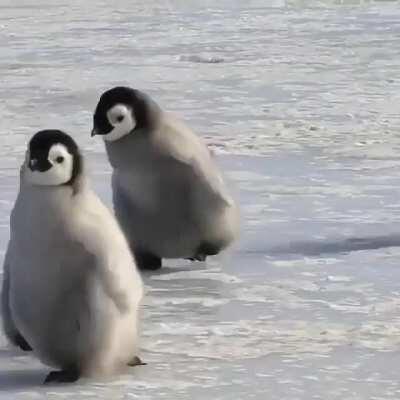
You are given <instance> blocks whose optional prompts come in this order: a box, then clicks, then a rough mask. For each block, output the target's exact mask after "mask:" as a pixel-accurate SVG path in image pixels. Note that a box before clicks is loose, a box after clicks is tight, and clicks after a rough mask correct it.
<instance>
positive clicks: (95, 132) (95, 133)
mask: <svg viewBox="0 0 400 400" xmlns="http://www.w3.org/2000/svg"><path fill="white" fill-rule="evenodd" d="M98 134H99V133H98V132H97V129H96V128H93V129H92V133H91V134H90V136H91V137H93V136H96V135H98Z"/></svg>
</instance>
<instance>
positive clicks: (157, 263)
mask: <svg viewBox="0 0 400 400" xmlns="http://www.w3.org/2000/svg"><path fill="white" fill-rule="evenodd" d="M134 255H135V259H136V264H137V266H138V268H139V269H148V270H152V271H155V270H157V269H160V268H161V266H162V263H161V258H160V257H158V256H155V255H154V254H152V253H149V252H147V251H143V250H139V249H135V250H134Z"/></svg>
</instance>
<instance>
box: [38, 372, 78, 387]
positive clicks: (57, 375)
mask: <svg viewBox="0 0 400 400" xmlns="http://www.w3.org/2000/svg"><path fill="white" fill-rule="evenodd" d="M79 377H80V374H79V372H78V370H77V369H66V370H62V371H51V372H50V373H49V374H48V375H47V376H46V379H45V380H44V382H43V383H44V384H45V385H46V384H48V383H53V382H56V383H73V382H76V381H77V380H78V379H79Z"/></svg>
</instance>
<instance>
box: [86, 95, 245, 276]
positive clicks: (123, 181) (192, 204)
mask: <svg viewBox="0 0 400 400" xmlns="http://www.w3.org/2000/svg"><path fill="white" fill-rule="evenodd" d="M93 122H94V126H93V131H92V136H93V135H102V137H103V139H104V142H105V146H106V151H107V155H108V158H109V161H110V163H111V166H112V167H113V175H112V187H113V202H114V209H115V214H116V216H117V219H118V220H119V223H120V225H121V227H122V229H123V231H124V233H125V235H126V237H127V239H128V241H129V243H130V246H131V248H132V250H133V253H134V254H135V257H136V261H137V263H138V266H139V268H142V269H157V268H160V267H161V259H162V258H189V259H195V260H202V261H203V260H205V259H206V257H207V256H210V255H215V254H217V253H219V252H220V251H221V250H223V249H224V248H226V247H227V246H228V245H229V244H230V243H231V242H232V241H233V240H234V238H235V237H236V235H237V232H238V223H239V218H238V210H237V207H236V204H235V203H234V201H233V199H232V198H231V197H230V195H229V194H228V192H227V189H226V186H225V184H224V182H223V179H222V177H221V175H220V173H219V170H218V168H217V166H216V164H215V162H214V159H213V158H212V156H211V154H210V152H209V150H208V148H207V146H206V145H205V144H204V143H203V142H202V140H201V139H200V138H199V137H198V136H197V135H195V134H194V133H193V132H192V130H190V129H189V128H188V127H187V126H185V125H184V124H183V122H181V121H179V120H177V119H176V118H173V117H172V116H171V115H169V114H168V113H166V112H163V111H162V110H161V109H160V107H159V106H158V105H157V104H156V103H155V102H154V101H153V100H152V99H151V98H150V97H149V96H148V95H146V94H145V93H142V92H140V91H139V90H135V89H131V88H129V87H115V88H113V89H110V90H108V91H106V92H105V93H103V94H102V96H101V97H100V100H99V102H98V104H97V107H96V110H95V112H94V117H93Z"/></svg>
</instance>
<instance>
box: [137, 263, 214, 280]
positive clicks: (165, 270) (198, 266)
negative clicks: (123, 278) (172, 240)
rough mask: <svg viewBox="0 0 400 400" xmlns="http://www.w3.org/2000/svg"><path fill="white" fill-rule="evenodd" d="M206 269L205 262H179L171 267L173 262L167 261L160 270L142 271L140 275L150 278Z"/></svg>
mask: <svg viewBox="0 0 400 400" xmlns="http://www.w3.org/2000/svg"><path fill="white" fill-rule="evenodd" d="M170 261H172V262H170ZM207 268H208V266H207V261H193V262H191V261H187V263H186V262H185V261H183V262H179V265H173V260H167V264H163V266H162V267H161V268H160V269H157V270H146V269H142V270H141V271H140V273H141V275H142V276H143V277H147V278H151V277H152V276H160V275H168V274H173V273H176V272H190V271H204V270H206V269H207Z"/></svg>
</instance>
